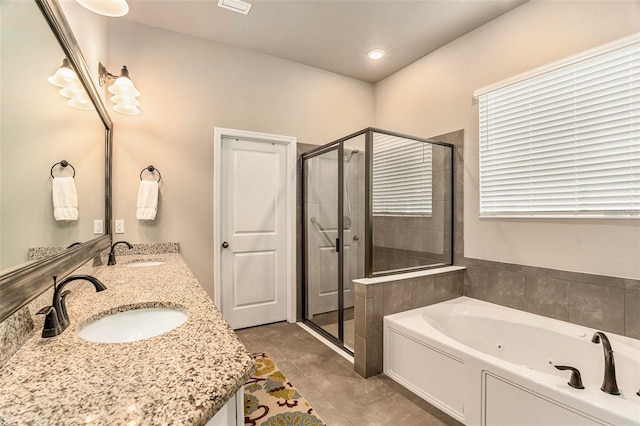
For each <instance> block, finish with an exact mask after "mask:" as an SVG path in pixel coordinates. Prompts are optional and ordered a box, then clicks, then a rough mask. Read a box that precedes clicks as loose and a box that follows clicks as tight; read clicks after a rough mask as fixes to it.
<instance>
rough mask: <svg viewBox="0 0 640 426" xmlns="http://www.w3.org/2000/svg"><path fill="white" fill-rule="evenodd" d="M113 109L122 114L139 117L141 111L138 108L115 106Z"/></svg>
mask: <svg viewBox="0 0 640 426" xmlns="http://www.w3.org/2000/svg"><path fill="white" fill-rule="evenodd" d="M113 109H114V110H115V111H117V112H119V113H120V114H126V115H139V114H140V110H139V109H138V107H136V106H125V105H114V107H113Z"/></svg>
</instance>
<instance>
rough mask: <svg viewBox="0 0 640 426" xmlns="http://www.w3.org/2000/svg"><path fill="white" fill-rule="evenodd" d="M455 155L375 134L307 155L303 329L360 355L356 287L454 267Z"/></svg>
mask: <svg viewBox="0 0 640 426" xmlns="http://www.w3.org/2000/svg"><path fill="white" fill-rule="evenodd" d="M452 159H453V147H452V146H451V145H449V144H446V143H440V142H435V141H430V140H427V139H419V138H415V137H412V136H406V135H400V134H397V133H393V132H388V131H385V130H380V129H373V128H368V129H364V130H362V131H360V132H356V133H354V134H351V135H349V136H346V137H344V138H342V139H339V140H337V141H334V142H331V143H329V144H327V145H323V146H321V147H318V148H316V149H313V150H311V151H308V152H306V153H304V154H302V155H301V179H302V184H301V185H302V205H301V207H302V225H303V226H302V250H303V285H302V290H303V291H302V293H303V294H302V298H303V301H302V302H303V303H302V309H303V312H302V317H303V321H304V322H305V323H306V324H307V325H309V326H310V327H312V328H313V329H315V330H316V331H317V332H319V333H321V334H322V335H324V336H325V337H326V338H327V339H329V340H331V341H333V342H334V343H335V344H336V345H338V346H339V347H341V348H343V349H346V350H347V351H348V352H350V353H353V352H354V347H355V342H354V326H355V324H354V299H355V297H354V290H353V280H354V279H358V278H372V277H376V276H380V275H389V274H397V273H401V272H407V271H413V270H419V269H427V268H434V267H439V266H445V265H450V264H451V263H452V253H453V246H452V244H453V243H452V241H453V238H452V235H453V220H452V212H453V196H452V195H453V194H452V193H453V161H452Z"/></svg>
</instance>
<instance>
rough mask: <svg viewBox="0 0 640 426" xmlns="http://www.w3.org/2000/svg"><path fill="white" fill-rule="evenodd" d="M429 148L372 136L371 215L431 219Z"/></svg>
mask: <svg viewBox="0 0 640 426" xmlns="http://www.w3.org/2000/svg"><path fill="white" fill-rule="evenodd" d="M431 151H432V149H431V144H429V143H425V142H420V141H415V140H411V139H406V138H401V137H397V136H391V135H385V134H381V133H375V132H374V133H373V183H372V190H373V214H374V215H419V216H430V215H431V209H432V202H431V186H432V158H431V157H432V155H431Z"/></svg>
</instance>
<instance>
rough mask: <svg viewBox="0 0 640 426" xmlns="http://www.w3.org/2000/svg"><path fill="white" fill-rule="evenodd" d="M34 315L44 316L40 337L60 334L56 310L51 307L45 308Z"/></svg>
mask: <svg viewBox="0 0 640 426" xmlns="http://www.w3.org/2000/svg"><path fill="white" fill-rule="evenodd" d="M36 315H46V317H45V319H44V327H43V328H42V337H53V336H57V335H58V334H60V333H61V331H60V323H59V322H58V313H57V312H56V308H54V307H53V306H45V307H44V308H42V309H40V310H39V311H38V312H37V313H36Z"/></svg>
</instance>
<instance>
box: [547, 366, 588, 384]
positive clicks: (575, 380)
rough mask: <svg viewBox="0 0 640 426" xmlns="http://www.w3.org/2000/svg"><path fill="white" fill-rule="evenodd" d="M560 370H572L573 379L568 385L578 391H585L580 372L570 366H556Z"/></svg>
mask: <svg viewBox="0 0 640 426" xmlns="http://www.w3.org/2000/svg"><path fill="white" fill-rule="evenodd" d="M554 367H555V368H557V369H558V370H571V378H570V379H569V382H568V383H567V384H568V385H569V386H571V387H572V388H576V389H584V385H583V384H582V376H581V375H580V370H578V369H577V368H575V367H570V366H568V365H554Z"/></svg>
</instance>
